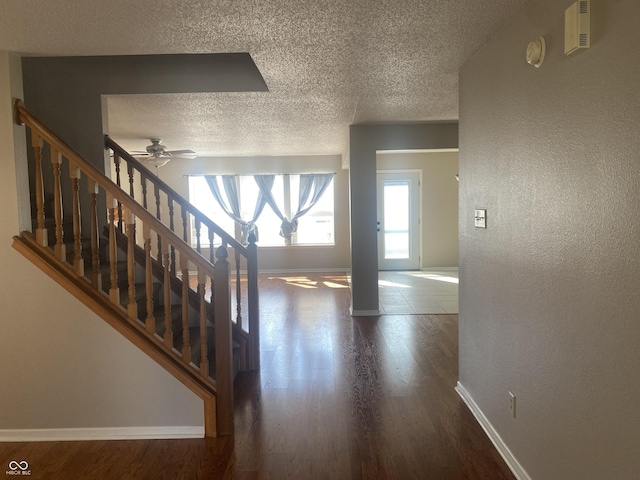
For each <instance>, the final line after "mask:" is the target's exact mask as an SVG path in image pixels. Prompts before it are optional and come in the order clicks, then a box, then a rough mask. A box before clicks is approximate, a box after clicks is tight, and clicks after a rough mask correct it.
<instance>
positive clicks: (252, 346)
mask: <svg viewBox="0 0 640 480" xmlns="http://www.w3.org/2000/svg"><path fill="white" fill-rule="evenodd" d="M247 303H248V309H249V312H248V313H249V370H259V369H260V302H259V298H258V246H257V245H256V236H255V235H254V234H253V233H251V234H249V245H248V246H247Z"/></svg>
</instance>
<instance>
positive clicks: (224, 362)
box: [15, 100, 257, 436]
mask: <svg viewBox="0 0 640 480" xmlns="http://www.w3.org/2000/svg"><path fill="white" fill-rule="evenodd" d="M15 118H16V122H17V123H18V124H20V125H26V126H27V127H28V128H29V129H30V131H31V146H32V147H33V153H34V160H35V162H34V164H35V172H34V174H35V178H34V186H35V192H34V195H35V206H36V225H35V242H36V243H37V244H38V245H40V247H47V246H48V243H49V235H48V232H47V227H46V225H47V223H46V220H47V218H46V215H45V187H44V181H43V156H44V154H45V153H46V152H48V154H49V156H50V160H51V166H52V176H53V203H54V205H53V216H54V222H55V223H54V225H55V227H54V229H55V236H54V240H53V241H54V245H53V252H54V255H55V258H56V259H57V260H58V261H59V262H61V263H62V264H66V263H69V262H68V260H67V259H68V258H70V257H71V258H72V261H71V262H70V263H71V265H70V267H68V268H70V270H71V269H72V272H73V275H75V277H76V280H77V281H78V282H81V283H82V282H84V285H90V286H91V287H92V288H93V289H94V291H96V292H99V293H100V294H102V293H103V292H102V285H101V283H102V272H101V265H100V237H99V224H100V219H101V215H105V214H107V215H108V220H107V224H108V236H109V243H108V245H109V252H108V254H107V257H108V264H109V265H108V274H109V291H108V299H109V300H110V302H111V304H112V306H113V307H114V308H117V309H119V310H118V311H123V313H124V312H126V314H125V315H126V316H127V317H128V324H129V325H130V327H133V328H134V329H135V330H136V331H137V332H138V333H137V335H138V336H140V335H144V338H146V339H147V341H149V342H152V343H151V344H152V348H151V351H149V350H148V351H147V353H149V354H150V355H152V356H154V357H155V358H157V357H158V352H161V356H162V355H164V356H166V357H167V358H171V359H172V360H169V361H165V362H164V364H165V365H169V367H170V368H168V370H169V371H170V372H171V373H172V374H174V375H175V376H176V377H177V378H178V379H180V380H181V381H183V383H184V384H185V385H187V386H188V387H189V388H191V389H192V391H194V393H196V394H198V395H200V396H201V398H203V400H204V403H205V435H207V436H213V435H216V434H231V433H232V432H233V352H232V322H231V305H230V304H231V292H230V266H229V263H228V261H227V258H228V251H227V248H226V245H225V244H224V243H223V244H222V245H221V246H220V247H219V248H218V249H217V251H216V254H215V257H216V262H215V264H213V265H212V263H211V262H209V261H208V260H207V259H206V258H204V257H203V256H202V255H201V254H200V253H199V252H197V251H196V250H194V249H193V248H192V247H191V246H190V245H189V244H188V243H186V242H185V241H184V240H183V239H182V238H180V237H179V236H178V235H176V233H174V232H173V231H172V230H171V229H170V228H169V227H167V226H166V225H164V224H163V223H162V222H160V221H158V219H157V218H156V216H155V215H153V214H152V213H151V212H149V211H148V210H147V209H146V208H145V207H144V206H142V205H140V204H139V203H137V201H136V200H134V199H133V198H132V197H131V196H129V194H128V193H127V192H125V191H124V190H122V188H120V187H119V186H118V185H116V183H114V182H113V181H112V180H111V179H110V178H108V177H107V176H105V175H104V174H103V173H102V172H100V171H99V170H98V169H97V168H96V167H94V166H93V165H91V164H90V163H89V162H87V161H86V160H85V159H83V158H82V157H81V156H80V155H78V154H77V153H76V152H75V151H74V150H73V149H71V147H69V146H68V145H66V144H65V143H64V142H63V141H62V140H60V139H59V138H58V137H57V136H55V134H53V133H52V132H51V131H50V130H49V129H47V128H46V127H45V126H44V125H43V124H42V123H41V122H40V121H39V120H37V119H36V118H35V117H34V116H32V115H31V114H30V113H29V112H28V111H27V110H26V109H25V107H24V105H23V103H22V102H21V101H20V100H17V101H16V103H15ZM63 165H64V168H63ZM63 172H68V175H69V179H70V183H71V193H70V198H67V199H65V201H64V203H66V204H67V205H69V203H70V204H71V206H72V220H73V228H72V232H71V233H70V234H71V235H73V250H74V251H73V252H68V253H67V252H66V251H65V250H66V247H65V245H66V244H65V233H66V232H65V231H64V230H65V228H64V226H65V222H64V209H63V195H66V193H64V194H63V192H66V190H63V188H62V187H61V183H62V182H61V177H62V173H63ZM81 186H82V187H84V188H86V191H87V192H88V194H89V199H90V202H89V203H90V208H89V216H90V228H89V230H90V231H89V242H88V243H89V245H90V246H89V247H88V248H89V249H90V252H89V253H90V254H89V255H88V256H87V255H86V254H85V253H86V252H83V248H84V247H83V245H84V242H83V232H82V215H81V202H80V198H81V195H80V192H81ZM99 198H105V199H106V209H107V211H106V212H104V213H102V214H101V213H100V212H99V209H98V204H99V202H98V199H99ZM67 202H69V203H67ZM122 226H124V234H125V236H126V238H127V242H128V244H127V254H126V255H124V256H126V262H127V270H126V279H124V281H122V279H119V278H118V276H119V269H118V256H119V253H118V247H117V239H116V230H117V229H120V228H121V227H122ZM140 232H142V235H141V237H142V243H143V245H144V251H145V262H144V265H141V264H139V263H136V261H135V255H133V249H134V248H135V242H136V237H140ZM67 233H68V232H67ZM153 239H155V240H156V242H157V245H158V246H159V252H158V253H156V254H154V253H153V252H152V240H153ZM229 243H231V242H229ZM43 250H48V249H44V248H43ZM236 250H237V249H236ZM120 255H121V254H120ZM246 255H247V256H248V257H249V258H250V259H251V260H250V261H251V262H256V261H257V259H256V254H255V249H254V252H253V253H252V252H251V249H248V250H247V253H246ZM85 258H90V259H91V260H90V263H91V266H90V267H89V268H88V269H87V270H89V272H88V273H87V272H86V270H85ZM153 261H156V262H161V264H162V266H163V268H164V282H163V284H162V292H161V296H162V297H161V298H162V301H163V303H164V307H168V306H170V304H171V302H172V298H171V297H172V291H171V282H170V281H169V280H170V276H171V275H172V271H174V272H175V269H176V268H177V267H176V266H177V265H179V266H180V270H181V273H182V286H183V289H184V290H183V292H186V289H188V288H189V280H190V276H191V274H192V272H194V276H195V279H196V282H197V285H198V288H197V292H198V295H199V296H200V302H199V305H200V308H199V312H198V328H199V332H198V333H199V337H200V341H199V345H197V347H198V348H199V350H200V355H199V361H198V362H197V363H198V364H195V363H193V362H192V354H191V348H192V346H193V345H192V344H193V342H191V340H190V338H189V335H190V333H189V332H190V328H189V327H190V325H189V318H188V315H183V316H182V319H181V321H182V332H183V338H182V342H181V343H182V347H181V349H180V350H178V349H176V348H175V347H174V344H173V341H174V337H173V332H172V317H171V308H164V310H165V318H164V332H163V335H159V334H158V332H157V331H156V324H155V322H156V318H155V316H154V312H153V310H154V302H151V301H150V299H152V298H153V297H154V279H153V276H152V275H151V273H150V272H151V268H150V265H151V263H152V262H153ZM140 269H144V289H145V292H144V295H142V298H143V299H144V298H145V297H146V307H147V312H146V316H144V317H145V318H143V319H141V318H139V317H140V316H139V312H138V308H139V303H138V301H137V299H139V298H140V297H139V296H138V295H137V292H136V272H137V271H139V270H140ZM255 277H256V286H257V271H256V272H255ZM121 285H124V287H121ZM207 285H210V286H211V287H212V292H211V293H212V295H211V297H210V299H207V298H206V297H205V292H206V286H207ZM249 288H250V289H251V286H249ZM256 288H257V287H256ZM123 290H124V292H123ZM187 293H188V292H186V293H184V294H183V298H185V296H186V295H187ZM256 293H257V292H256ZM121 295H124V297H123V298H121ZM122 303H125V304H126V305H125V306H123V305H122ZM183 308H185V307H184V305H183ZM185 309H186V308H185ZM211 310H213V311H214V318H213V319H211V318H210V315H208V313H207V312H209V311H211ZM212 320H213V323H212ZM211 328H213V329H215V372H210V371H209V363H210V362H209V350H210V345H209V342H208V339H209V338H210V335H209V331H210V330H211ZM138 344H140V342H138ZM162 352H163V353H162Z"/></svg>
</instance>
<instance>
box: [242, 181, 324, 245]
mask: <svg viewBox="0 0 640 480" xmlns="http://www.w3.org/2000/svg"><path fill="white" fill-rule="evenodd" d="M253 178H254V179H255V181H256V184H257V185H258V188H260V193H261V194H262V196H263V197H264V198H265V199H266V202H267V203H268V204H269V206H270V207H271V208H272V209H273V211H274V212H275V214H276V215H277V216H278V218H280V220H282V224H281V225H280V236H282V237H284V238H286V239H287V240H289V241H291V235H292V234H293V233H294V232H295V231H296V230H297V229H298V218H300V217H301V216H303V215H304V214H305V213H307V212H308V211H309V210H311V209H312V208H313V206H314V205H315V204H316V203H317V202H318V200H319V199H320V197H322V194H323V193H324V192H325V190H326V189H327V187H328V186H329V184H330V183H331V180H333V173H309V174H302V175H300V191H299V193H298V210H297V211H296V213H295V214H294V215H293V217H292V218H291V220H289V219H288V218H287V217H285V216H284V215H283V214H282V212H281V211H280V208H279V207H278V204H277V202H276V200H275V198H273V194H272V193H271V187H272V186H273V182H274V178H275V175H254V176H253Z"/></svg>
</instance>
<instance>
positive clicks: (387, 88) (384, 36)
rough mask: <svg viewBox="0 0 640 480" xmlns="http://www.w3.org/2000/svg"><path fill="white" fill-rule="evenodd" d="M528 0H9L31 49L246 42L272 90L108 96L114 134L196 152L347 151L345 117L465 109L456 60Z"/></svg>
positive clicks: (414, 118)
mask: <svg viewBox="0 0 640 480" xmlns="http://www.w3.org/2000/svg"><path fill="white" fill-rule="evenodd" d="M526 2H527V0H477V1H474V2H459V1H457V0H396V1H393V2H370V1H367V0H349V1H347V0H335V1H325V0H313V1H312V0H303V1H300V2H290V1H285V0H272V1H264V2H257V1H255V0H237V1H233V2H232V1H215V2H201V1H200V0H166V1H163V2H161V3H158V2H156V1H152V0H138V1H136V2H130V1H128V0H112V1H110V2H104V1H102V0H85V1H83V2H77V1H74V2H71V1H68V0H67V1H60V2H39V3H38V5H37V7H36V6H34V5H33V2H25V1H24V0H3V6H2V15H1V16H0V49H3V50H9V51H13V52H16V53H18V54H19V55H23V56H60V55H84V56H87V55H143V54H174V53H214V52H218V53H222V52H229V53H232V52H248V53H249V54H250V55H251V58H252V59H253V60H254V62H255V64H256V66H257V67H258V69H259V70H260V72H261V74H262V76H263V78H264V81H265V82H266V84H267V86H268V89H269V91H268V92H248V93H240V92H237V93H193V94H180V95H177V94H176V95H174V94H162V95H126V96H124V95H123V96H111V97H109V98H108V102H107V103H108V109H109V111H108V113H109V126H110V132H111V134H112V136H113V137H114V138H115V139H116V141H119V142H121V143H122V145H123V146H124V147H125V148H127V149H130V150H141V149H143V148H144V147H145V146H146V145H147V144H148V139H149V138H150V137H152V136H153V137H159V138H162V140H163V143H164V144H165V145H167V146H168V147H169V148H171V149H187V148H188V149H192V150H195V151H196V152H198V153H199V154H200V155H206V156H216V155H290V154H343V155H344V154H346V153H347V152H348V127H349V125H351V124H356V123H368V122H425V121H443V120H456V119H457V118H458V71H459V69H460V67H461V66H462V65H463V63H464V62H465V61H466V60H467V59H468V58H470V57H471V56H472V55H473V54H474V53H475V52H477V51H478V50H479V49H480V48H481V47H482V46H483V45H484V44H485V43H486V42H487V41H488V39H489V38H491V36H492V35H493V33H494V32H495V31H496V30H497V29H498V28H499V27H500V26H501V25H502V24H504V23H505V22H506V21H507V20H508V19H509V18H511V17H512V16H513V15H514V14H515V13H516V12H517V11H518V10H519V9H520V8H521V7H522V6H523V5H524V4H525V3H526Z"/></svg>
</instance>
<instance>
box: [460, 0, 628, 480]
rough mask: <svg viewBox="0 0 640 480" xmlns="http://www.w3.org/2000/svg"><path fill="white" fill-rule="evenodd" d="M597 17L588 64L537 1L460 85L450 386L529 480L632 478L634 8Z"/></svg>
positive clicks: (606, 6) (608, 5) (553, 2)
mask: <svg viewBox="0 0 640 480" xmlns="http://www.w3.org/2000/svg"><path fill="white" fill-rule="evenodd" d="M591 3H592V5H593V19H592V32H593V41H592V47H591V48H590V49H589V50H586V51H584V52H582V53H580V54H576V55H573V56H570V57H567V56H565V55H564V53H563V39H564V10H565V9H566V8H567V7H568V6H569V5H570V4H571V1H563V2H558V1H557V0H531V1H530V2H529V3H528V4H527V6H526V7H525V8H524V10H523V11H522V12H520V13H519V14H518V15H517V16H516V17H515V18H514V20H513V21H511V22H510V23H509V24H508V25H507V26H506V27H504V28H503V29H502V31H501V32H499V33H498V34H497V35H496V36H495V37H494V38H493V39H492V40H491V41H490V42H489V44H488V45H487V46H486V47H485V48H484V49H483V50H482V51H481V52H480V53H478V54H477V55H476V56H475V58H473V59H472V60H471V61H469V62H468V63H467V65H466V66H465V67H464V68H463V70H462V72H461V76H460V89H461V90H460V382H461V384H462V385H463V387H465V388H466V389H467V390H468V392H469V393H470V395H471V396H472V398H473V399H474V400H475V402H476V403H477V405H478V406H479V407H480V409H481V410H482V412H483V413H484V414H485V416H486V417H487V418H488V419H489V421H490V422H491V424H492V425H493V427H494V428H495V429H496V431H497V433H498V434H499V435H500V436H501V437H502V439H503V440H504V442H505V443H506V445H507V446H508V447H509V448H510V449H511V451H512V452H513V454H514V455H515V457H516V458H517V459H518V460H519V462H520V463H521V465H522V466H523V467H524V469H525V470H526V471H527V472H528V474H529V476H530V477H531V478H532V479H535V480H555V479H557V480H567V479H580V480H602V479H617V480H630V479H636V478H640V455H638V452H639V451H640V411H639V410H638V406H639V405H640V368H639V367H640V322H639V321H638V319H639V318H640V317H639V312H640V295H639V294H638V291H639V289H638V281H639V279H640V241H639V238H640V215H639V212H640V154H639V152H640V134H639V132H640V87H639V79H640V55H638V45H640V29H639V28H638V22H637V21H638V19H640V3H639V2H637V0H618V1H604V0H592V2H591ZM540 35H544V36H545V38H546V39H547V46H548V50H547V58H546V60H545V62H544V64H543V65H542V67H541V68H539V69H536V68H533V67H531V66H529V65H527V64H526V63H525V48H526V46H527V44H528V43H529V42H530V41H531V40H533V39H535V38H537V37H538V36H540ZM474 208H486V209H487V217H488V227H487V229H486V230H480V229H475V228H474V227H473V210H474ZM509 390H511V391H512V392H514V393H515V394H516V396H517V418H515V419H514V418H512V417H511V416H510V414H509V409H508V405H509V402H508V393H507V392H508V391H509Z"/></svg>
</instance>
